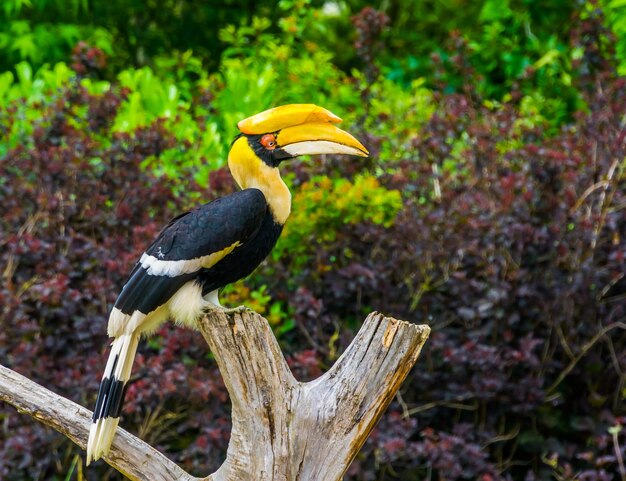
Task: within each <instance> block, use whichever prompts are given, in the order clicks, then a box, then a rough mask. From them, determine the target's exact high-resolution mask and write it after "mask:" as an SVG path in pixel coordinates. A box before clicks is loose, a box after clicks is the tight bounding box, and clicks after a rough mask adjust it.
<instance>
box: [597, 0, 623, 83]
mask: <svg viewBox="0 0 626 481" xmlns="http://www.w3.org/2000/svg"><path fill="white" fill-rule="evenodd" d="M601 4H602V7H603V10H604V13H605V15H606V18H607V22H608V24H609V25H610V27H611V28H612V29H613V33H614V34H615V36H616V37H617V41H616V42H615V49H616V53H617V58H618V60H619V65H618V73H619V74H620V75H626V0H602V2H601Z"/></svg>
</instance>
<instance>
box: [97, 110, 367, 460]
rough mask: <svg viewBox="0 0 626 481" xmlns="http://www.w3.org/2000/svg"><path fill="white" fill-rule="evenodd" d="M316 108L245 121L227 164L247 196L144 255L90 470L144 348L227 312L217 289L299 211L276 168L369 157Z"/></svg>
mask: <svg viewBox="0 0 626 481" xmlns="http://www.w3.org/2000/svg"><path fill="white" fill-rule="evenodd" d="M339 122H341V119H340V118H339V117H337V116H336V115H334V114H333V113H331V112H329V111H328V110H326V109H324V108H322V107H318V106H316V105H312V104H299V105H284V106H282V107H277V108H274V109H270V110H266V111H265V112H261V113H260V114H257V115H254V116H252V117H249V118H247V119H245V120H242V121H241V122H239V124H238V127H239V130H240V131H241V134H239V135H238V136H237V137H236V138H235V140H234V142H233V144H232V147H231V150H230V153H229V154H228V167H229V168H230V171H231V174H232V176H233V177H234V179H235V181H236V182H237V184H238V185H239V187H240V188H241V189H242V190H240V191H238V192H235V193H234V194H231V195H228V196H226V197H223V198H220V199H217V200H215V201H213V202H209V203H208V204H204V205H202V206H200V207H197V208H196V209H194V210H192V211H190V212H187V213H184V214H182V215H179V216H178V217H176V218H174V219H173V220H172V221H171V222H170V223H169V224H167V225H166V226H165V227H164V228H163V230H162V231H161V233H160V234H159V235H158V236H157V238H156V239H155V240H154V242H153V243H152V244H151V245H150V247H148V249H146V251H145V252H144V253H143V255H142V256H141V258H140V259H139V261H138V262H137V263H136V264H135V266H134V268H133V270H132V271H131V273H130V276H129V277H128V280H127V281H126V284H125V285H124V287H123V288H122V291H121V292H120V294H119V296H118V298H117V301H116V302H115V305H114V307H113V310H112V311H111V314H110V316H109V324H108V334H109V336H111V337H113V338H115V339H114V340H113V343H112V345H111V353H110V354H109V359H108V361H107V364H106V367H105V369H104V374H103V376H102V382H101V384H100V389H99V392H98V398H97V400H96V407H95V409H94V413H93V424H92V426H91V430H90V432H89V441H88V443H87V464H89V463H90V462H91V461H95V460H97V459H99V458H100V457H102V456H104V455H106V454H107V453H108V451H109V449H110V446H111V443H112V441H113V436H114V434H115V430H116V428H117V425H118V423H119V416H120V413H121V409H122V402H123V400H124V393H125V391H126V386H127V382H128V379H129V377H130V372H131V367H132V363H133V359H134V357H135V352H136V350H137V344H138V342H139V338H140V336H141V335H142V334H150V333H151V332H154V331H155V330H156V329H157V328H158V326H159V325H160V324H161V323H162V322H164V321H165V320H166V319H168V318H169V319H172V320H175V321H177V322H180V323H182V324H186V325H188V326H191V327H193V326H194V325H195V323H196V321H197V319H198V318H199V317H200V316H201V314H202V311H203V310H204V309H206V308H208V307H211V306H214V307H217V308H221V306H220V304H219V300H218V290H219V289H220V288H222V287H224V286H225V285H226V284H229V283H231V282H234V281H236V280H238V279H242V278H244V277H246V276H247V275H249V274H250V273H251V272H252V271H253V270H254V269H255V268H256V267H257V266H258V265H259V264H260V263H261V261H263V259H265V257H266V256H267V255H268V254H269V252H270V251H271V250H272V248H273V247H274V244H276V241H277V240H278V237H279V236H280V233H281V231H282V229H283V225H284V224H285V221H286V220H287V217H288V216H289V212H290V210H291V193H290V192H289V189H288V188H287V186H286V185H285V183H284V182H283V180H282V179H281V177H280V173H279V171H278V166H279V165H280V163H281V162H282V161H283V160H287V159H292V158H294V157H297V156H299V155H303V154H350V155H359V156H367V154H368V152H367V150H366V149H365V147H363V145H361V143H360V142H359V141H358V140H356V139H355V138H354V137H353V136H352V135H350V134H348V133H347V132H344V131H343V130H341V129H339V128H337V127H336V126H335V125H334V124H336V123H339Z"/></svg>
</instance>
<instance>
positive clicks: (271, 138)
mask: <svg viewBox="0 0 626 481" xmlns="http://www.w3.org/2000/svg"><path fill="white" fill-rule="evenodd" d="M261 145H262V146H263V147H265V148H266V149H269V150H274V149H275V148H276V136H275V135H274V134H265V135H264V136H263V137H261Z"/></svg>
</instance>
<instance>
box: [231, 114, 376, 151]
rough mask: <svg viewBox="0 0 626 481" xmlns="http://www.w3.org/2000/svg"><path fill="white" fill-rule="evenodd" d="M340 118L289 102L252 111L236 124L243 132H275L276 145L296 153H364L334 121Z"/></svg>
mask: <svg viewBox="0 0 626 481" xmlns="http://www.w3.org/2000/svg"><path fill="white" fill-rule="evenodd" d="M340 122H341V119H340V118H339V117H337V116H336V115H335V114H333V113H332V112H330V111H328V110H326V109H325V108H322V107H319V106H317V105H313V104H291V105H283V106H282V107H276V108H273V109H270V110H266V111H265V112H261V113H259V114H256V115H253V116H252V117H249V118H247V119H245V120H242V121H241V122H239V123H238V124H237V126H238V127H239V130H241V131H242V132H243V133H244V134H250V135H260V134H266V133H276V134H277V135H276V143H277V144H278V147H280V148H281V149H283V150H284V151H286V152H287V153H289V154H290V155H291V156H293V157H296V156H298V155H304V154H312V155H314V154H349V155H358V156H361V157H367V155H368V151H367V149H366V148H365V147H364V146H363V145H362V144H361V143H360V142H359V141H358V140H357V139H355V138H354V137H353V136H352V135H350V134H349V133H348V132H345V131H344V130H341V129H340V128H338V127H336V126H335V125H333V124H338V123H340Z"/></svg>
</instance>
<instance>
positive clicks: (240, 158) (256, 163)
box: [228, 137, 291, 224]
mask: <svg viewBox="0 0 626 481" xmlns="http://www.w3.org/2000/svg"><path fill="white" fill-rule="evenodd" d="M228 167H229V169H230V172H231V174H232V175H233V178H234V179H235V182H237V184H238V185H239V187H241V188H242V189H250V188H255V189H259V190H260V191H261V192H263V195H264V196H265V199H266V200H267V203H268V204H269V206H270V210H271V212H272V215H273V216H274V220H275V221H276V222H278V223H279V224H284V223H285V222H286V221H287V217H289V213H290V212H291V193H290V192H289V189H288V188H287V186H286V185H285V182H283V179H281V177H280V172H278V168H276V167H270V166H269V165H267V164H266V163H265V162H263V161H262V160H261V159H260V158H259V157H257V155H256V154H255V153H254V151H253V150H252V149H251V148H250V146H249V145H248V139H247V138H246V137H240V138H238V139H237V140H236V141H235V143H234V144H233V146H232V148H231V149H230V153H229V154H228Z"/></svg>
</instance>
